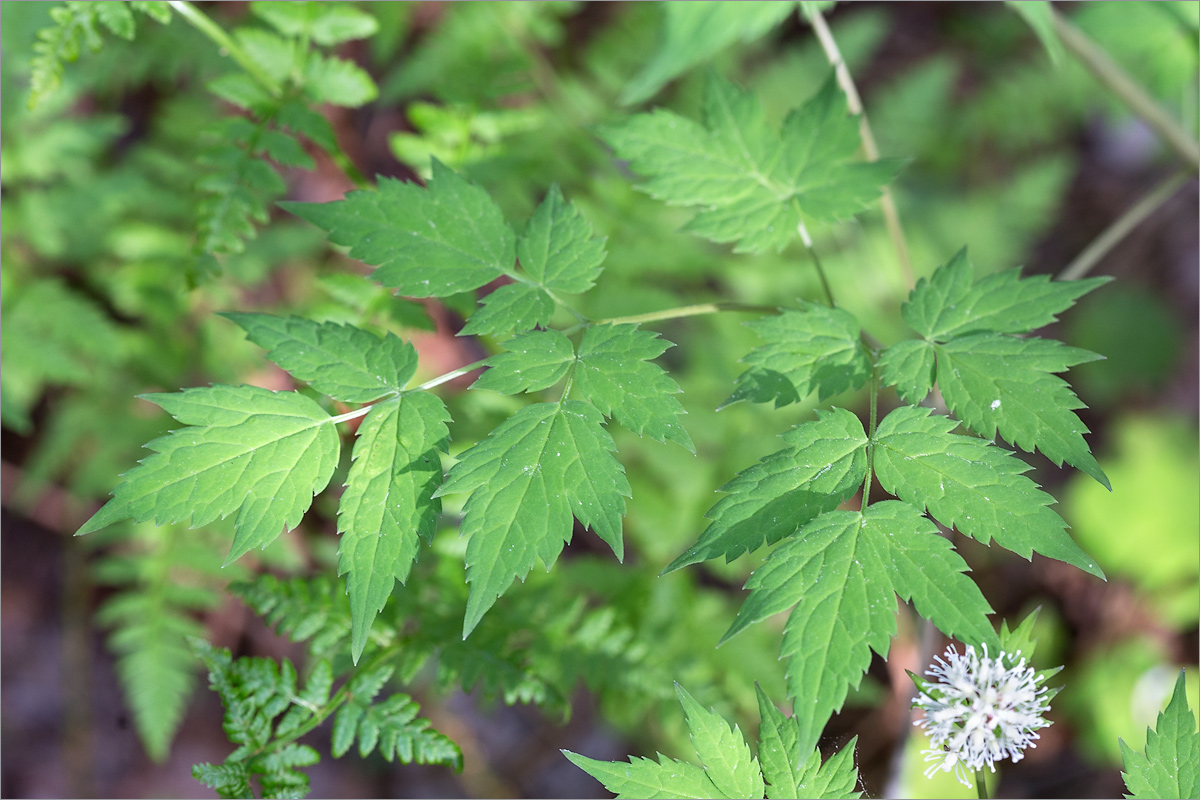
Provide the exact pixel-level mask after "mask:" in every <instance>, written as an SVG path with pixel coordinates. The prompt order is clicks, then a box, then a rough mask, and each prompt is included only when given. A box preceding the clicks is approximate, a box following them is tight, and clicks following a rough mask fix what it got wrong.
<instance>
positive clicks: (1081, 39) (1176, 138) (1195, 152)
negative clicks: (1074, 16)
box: [1050, 10, 1200, 172]
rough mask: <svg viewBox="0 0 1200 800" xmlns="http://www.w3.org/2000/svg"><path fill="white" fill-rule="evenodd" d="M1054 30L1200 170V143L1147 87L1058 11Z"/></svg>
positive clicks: (1185, 160) (1054, 15)
mask: <svg viewBox="0 0 1200 800" xmlns="http://www.w3.org/2000/svg"><path fill="white" fill-rule="evenodd" d="M1050 13H1051V19H1053V21H1054V32H1055V33H1057V34H1058V38H1059V39H1060V40H1061V41H1062V43H1063V46H1064V47H1066V48H1067V50H1069V51H1070V53H1071V55H1073V56H1075V58H1077V59H1078V60H1079V61H1080V62H1081V63H1082V64H1083V66H1084V67H1086V68H1087V70H1088V72H1090V73H1092V76H1093V77H1094V78H1096V80H1098V81H1100V83H1102V84H1104V86H1105V87H1106V88H1107V89H1109V90H1110V91H1111V92H1112V93H1113V94H1115V95H1116V96H1117V97H1119V98H1121V100H1122V101H1123V102H1124V103H1125V105H1127V106H1129V108H1130V110H1132V111H1133V113H1134V114H1137V115H1138V116H1139V117H1141V118H1142V120H1143V121H1144V122H1145V123H1146V124H1147V125H1149V126H1150V128H1151V129H1153V131H1154V132H1155V133H1156V134H1158V136H1159V138H1161V139H1162V140H1163V143H1164V144H1166V145H1167V147H1168V148H1170V149H1171V150H1172V151H1173V152H1174V153H1175V155H1176V156H1177V157H1178V158H1179V159H1180V160H1181V161H1183V163H1185V164H1187V166H1188V169H1189V170H1191V171H1192V172H1196V171H1198V170H1200V146H1198V145H1197V144H1196V140H1195V139H1193V138H1192V137H1191V136H1188V134H1187V133H1185V132H1184V130H1183V128H1182V127H1181V126H1180V125H1179V123H1178V122H1176V121H1175V120H1174V119H1173V118H1172V117H1171V115H1170V114H1168V113H1167V112H1166V111H1164V110H1163V108H1162V106H1160V105H1159V104H1158V102H1157V101H1156V100H1155V99H1154V98H1153V97H1151V96H1150V95H1149V94H1148V93H1147V92H1146V90H1145V89H1143V88H1142V87H1141V86H1139V85H1138V83H1137V82H1136V81H1135V80H1134V79H1133V78H1131V77H1130V76H1129V73H1127V72H1126V71H1125V70H1124V68H1122V67H1121V65H1120V64H1118V63H1117V62H1116V61H1114V60H1113V58H1112V56H1110V55H1109V54H1108V53H1107V52H1105V51H1104V49H1103V48H1102V47H1100V46H1099V45H1098V44H1096V43H1095V42H1093V41H1092V40H1091V39H1089V38H1088V37H1087V35H1085V34H1084V32H1083V31H1081V30H1079V28H1077V27H1075V25H1074V23H1072V22H1070V21H1069V20H1067V18H1066V17H1064V16H1063V15H1062V14H1060V13H1058V12H1057V11H1053V10H1052V11H1051V12H1050Z"/></svg>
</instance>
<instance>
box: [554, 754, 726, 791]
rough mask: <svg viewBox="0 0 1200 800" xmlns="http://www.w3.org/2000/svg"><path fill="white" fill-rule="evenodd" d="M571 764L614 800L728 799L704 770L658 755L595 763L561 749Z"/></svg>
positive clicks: (593, 760)
mask: <svg viewBox="0 0 1200 800" xmlns="http://www.w3.org/2000/svg"><path fill="white" fill-rule="evenodd" d="M562 754H563V755H564V756H566V757H567V758H569V759H570V760H571V763H572V764H574V765H575V766H577V767H579V768H580V769H581V770H583V771H584V772H586V773H587V774H589V775H591V776H592V777H593V778H595V779H596V780H598V781H600V782H601V783H602V784H604V788H605V789H608V790H609V791H610V792H612V793H613V794H615V795H616V796H617V797H616V800H672V798H681V800H693V799H696V800H699V799H700V798H720V797H727V796H728V795H724V794H722V793H721V790H720V789H718V788H717V787H716V786H715V785H713V782H712V781H711V780H709V779H708V775H707V774H706V773H705V771H704V770H703V769H701V768H700V767H697V766H696V765H695V764H689V763H687V762H686V761H679V760H678V759H673V758H667V757H666V756H664V755H663V754H662V753H659V754H658V761H654V760H653V759H649V758H640V757H638V756H630V758H629V763H628V764H625V763H623V762H620V761H597V760H596V759H594V758H588V757H587V756H581V755H579V754H577V753H572V752H571V751H570V750H563V751H562Z"/></svg>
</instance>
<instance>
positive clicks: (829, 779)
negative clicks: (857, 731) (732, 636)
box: [754, 684, 861, 800]
mask: <svg viewBox="0 0 1200 800" xmlns="http://www.w3.org/2000/svg"><path fill="white" fill-rule="evenodd" d="M754 688H755V690H756V692H757V694H758V711H759V717H760V718H761V720H762V722H761V724H760V725H759V728H758V731H759V733H758V758H759V760H760V761H761V762H762V770H763V777H764V778H765V779H766V781H767V797H769V798H771V800H776V799H777V798H778V800H784V798H796V797H831V798H832V797H852V798H857V797H859V796H860V795H861V793H860V792H856V791H854V787H855V786H856V785H857V784H858V770H857V769H855V767H854V744H855V742H856V741H857V740H858V737H855V738H853V739H851V740H850V741H849V742H848V743H847V744H846V745H845V746H844V747H843V748H842V749H841V750H839V751H838V752H837V753H835V754H834V755H832V756H830V758H829V760H828V761H826V762H825V763H824V764H822V763H821V752H820V751H819V750H813V751H812V752H810V753H808V755H807V756H804V755H803V754H802V753H801V752H800V748H799V744H800V725H799V723H798V722H797V720H796V718H795V717H785V716H784V715H783V714H781V713H780V712H779V709H777V708H775V704H774V703H772V702H771V700H770V699H769V698H768V697H767V695H766V693H765V692H763V690H762V689H761V688H760V687H759V686H758V685H757V684H756V685H755V687H754Z"/></svg>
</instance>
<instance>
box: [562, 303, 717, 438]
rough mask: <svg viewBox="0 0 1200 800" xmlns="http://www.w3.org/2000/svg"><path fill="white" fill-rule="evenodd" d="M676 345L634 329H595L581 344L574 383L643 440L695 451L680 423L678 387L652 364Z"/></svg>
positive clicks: (634, 326)
mask: <svg viewBox="0 0 1200 800" xmlns="http://www.w3.org/2000/svg"><path fill="white" fill-rule="evenodd" d="M673 346H674V345H672V344H671V343H670V342H668V341H665V340H663V339H660V338H658V334H656V333H652V332H650V331H643V330H639V329H638V327H637V326H636V325H593V326H592V327H590V328H588V329H587V331H586V332H585V333H584V334H583V340H582V341H581V342H580V343H579V366H578V368H577V369H576V371H575V385H576V386H578V387H579V391H580V393H581V394H582V395H583V396H584V397H585V398H586V399H587V400H588V402H590V403H591V404H592V405H594V406H596V408H598V409H600V411H601V412H602V413H603V414H604V415H605V416H610V417H611V416H615V417H616V418H617V420H618V421H619V422H620V423H621V424H622V425H624V426H625V427H626V428H628V429H629V430H631V431H633V432H634V433H636V434H638V435H639V436H641V435H646V436H649V437H650V438H651V439H654V440H655V441H659V442H666V441H667V440H668V439H670V440H671V441H673V442H676V443H678V444H680V445H682V446H683V447H686V448H687V449H688V450H690V451H692V452H693V453H694V452H696V448H695V445H693V444H692V439H691V437H690V436H688V433H687V431H686V430H684V428H683V425H682V424H680V421H679V415H681V414H686V413H687V412H686V411H684V410H683V406H681V405H680V404H679V401H678V400H676V399H675V397H674V396H673V395H674V394H675V393H677V392H679V391H680V389H679V384H677V383H676V382H675V381H674V380H673V379H672V378H671V377H670V376H669V375H667V373H666V372H664V371H663V369H662V367H660V366H658V365H657V364H654V363H652V362H651V361H650V359H652V358H657V357H658V356H660V355H662V354H663V353H664V352H665V351H666V349H667V348H668V347H673Z"/></svg>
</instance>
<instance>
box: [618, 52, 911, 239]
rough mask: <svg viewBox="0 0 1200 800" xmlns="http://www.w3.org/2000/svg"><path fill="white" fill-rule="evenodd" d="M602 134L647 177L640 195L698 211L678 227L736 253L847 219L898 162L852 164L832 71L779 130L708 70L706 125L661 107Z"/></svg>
mask: <svg viewBox="0 0 1200 800" xmlns="http://www.w3.org/2000/svg"><path fill="white" fill-rule="evenodd" d="M601 135H602V136H603V137H604V138H605V140H606V141H608V143H609V144H610V145H612V147H613V148H614V149H615V150H616V152H617V155H618V157H620V158H623V159H627V160H629V161H630V164H631V166H632V168H633V169H634V170H635V171H636V172H639V173H641V174H642V175H645V176H647V180H646V181H645V182H644V183H643V184H642V187H643V189H644V190H645V191H646V192H648V193H649V194H651V195H653V196H654V197H657V198H659V199H660V200H665V201H666V202H668V203H671V204H673V205H687V206H698V207H699V208H700V210H699V213H698V214H697V216H696V217H695V218H694V219H693V220H692V221H691V222H690V223H688V225H687V226H686V227H685V230H689V231H691V232H693V233H695V234H697V235H699V236H703V237H705V238H707V239H711V240H712V241H715V242H736V246H735V247H734V251H735V252H763V251H765V250H770V249H774V250H782V249H783V247H784V246H785V245H787V244H788V243H790V242H791V241H792V240H793V239H794V238H795V237H796V236H797V235H798V234H799V231H800V228H801V226H803V225H805V224H807V223H810V222H831V221H835V220H838V219H844V218H846V217H850V216H853V215H854V214H856V213H858V212H859V211H862V210H864V209H865V208H867V206H868V205H869V204H870V203H871V202H873V201H874V200H875V198H877V197H878V196H879V192H880V187H881V186H882V185H883V184H886V183H887V182H888V181H890V180H891V179H892V177H893V176H894V175H895V173H896V172H897V170H898V169H899V166H900V162H898V161H894V160H885V161H876V162H872V163H852V162H851V161H850V159H851V158H852V157H853V156H854V155H855V153H856V152H857V151H858V146H859V138H858V122H857V121H856V120H855V119H854V118H853V117H851V116H849V115H848V114H847V113H846V101H845V97H844V96H843V95H842V93H841V91H840V90H839V89H838V87H837V83H836V81H835V80H834V78H833V76H832V75H831V76H830V78H829V79H828V80H827V81H826V83H825V85H824V86H823V87H822V89H821V90H820V91H819V92H818V93H817V95H816V96H815V97H813V98H811V99H810V100H809V101H808V102H806V103H805V104H804V105H803V106H801V107H800V108H799V109H797V110H796V111H794V112H792V114H791V115H789V116H788V118H787V120H785V122H784V125H783V130H782V131H781V132H780V133H776V132H775V131H773V130H771V129H770V128H769V127H768V126H767V123H766V118H765V115H764V113H763V110H762V107H761V106H760V105H759V103H758V100H757V98H756V97H754V96H753V95H751V94H748V93H746V92H743V91H741V90H740V89H738V88H737V87H736V86H734V85H733V84H731V83H728V82H726V81H724V80H722V79H720V78H718V77H716V76H715V75H710V77H709V80H708V83H707V85H706V87H705V94H704V125H700V124H697V123H695V122H693V121H691V120H689V119H686V118H684V117H681V116H679V115H677V114H674V113H672V112H669V111H663V110H661V109H660V110H656V111H654V112H653V113H650V114H638V115H636V116H634V117H632V118H631V119H630V120H628V121H627V122H625V123H624V124H622V125H619V126H610V127H607V128H605V129H603V130H602V132H601Z"/></svg>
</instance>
